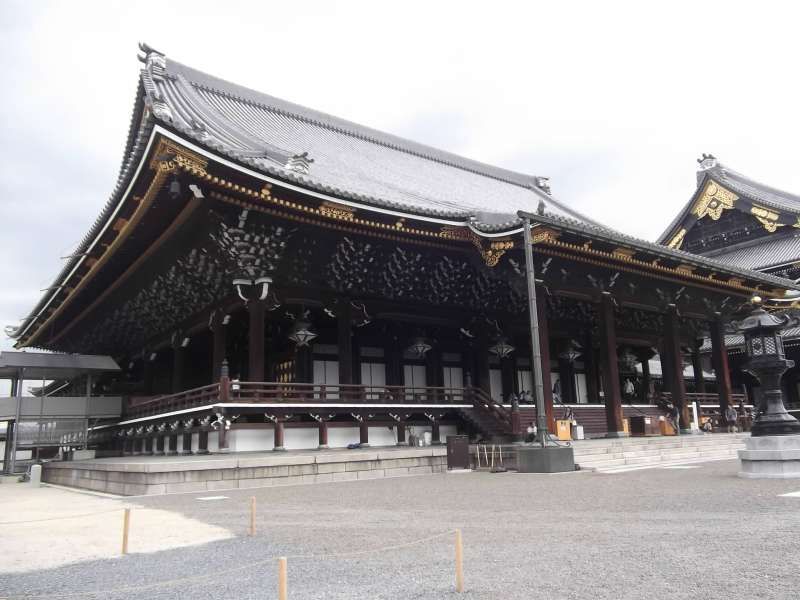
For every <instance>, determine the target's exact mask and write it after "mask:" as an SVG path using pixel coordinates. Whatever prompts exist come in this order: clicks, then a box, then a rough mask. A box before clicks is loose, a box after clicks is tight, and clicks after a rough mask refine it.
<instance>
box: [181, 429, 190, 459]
mask: <svg viewBox="0 0 800 600" xmlns="http://www.w3.org/2000/svg"><path fill="white" fill-rule="evenodd" d="M191 453H192V432H191V431H189V432H185V433H183V449H182V450H181V454H183V455H188V454H191Z"/></svg>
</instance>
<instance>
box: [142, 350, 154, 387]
mask: <svg viewBox="0 0 800 600" xmlns="http://www.w3.org/2000/svg"><path fill="white" fill-rule="evenodd" d="M153 354H155V352H153V353H149V352H147V353H145V356H144V360H143V361H142V362H143V364H142V379H143V383H144V389H143V390H142V391H143V392H144V394H145V395H146V396H149V395H151V394H152V393H153V371H154V370H155V365H154V364H153V362H154V361H155V356H153V360H151V359H150V357H151V356H152V355H153Z"/></svg>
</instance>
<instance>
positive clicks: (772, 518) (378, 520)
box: [0, 461, 800, 600]
mask: <svg viewBox="0 0 800 600" xmlns="http://www.w3.org/2000/svg"><path fill="white" fill-rule="evenodd" d="M737 470H738V462H737V461H722V462H711V463H705V464H702V465H700V466H699V468H694V469H650V470H644V471H632V472H628V473H622V474H616V475H604V474H597V473H588V472H582V473H574V474H566V475H523V474H516V473H508V474H494V475H493V474H489V473H469V474H447V475H430V476H422V477H410V478H398V479H380V480H372V481H358V482H347V483H332V484H317V485H309V486H292V487H276V488H265V489H260V490H235V491H226V492H220V493H219V494H218V495H224V496H227V498H226V499H223V500H218V501H198V500H197V499H196V498H197V497H202V496H208V495H211V494H209V493H208V492H206V493H204V494H182V495H172V496H160V497H154V498H146V499H136V502H137V503H139V504H141V505H142V506H146V507H152V508H158V509H161V510H167V511H174V512H178V513H181V514H183V515H184V516H185V517H187V518H191V519H195V520H197V521H200V522H203V523H206V524H209V525H212V526H218V527H223V528H227V529H229V530H230V531H231V532H232V533H233V534H234V535H235V536H237V537H235V538H232V539H228V540H222V541H218V542H213V543H209V544H204V545H201V546H191V547H186V548H181V549H176V550H167V551H163V552H156V553H150V554H133V555H130V556H128V557H124V558H117V559H110V560H102V561H93V562H84V563H80V564H76V565H69V566H64V567H60V568H57V569H50V570H42V571H39V572H36V573H31V574H19V573H16V574H0V590H3V591H4V592H3V593H5V594H7V595H8V596H9V597H36V595H44V594H48V593H50V594H53V593H60V594H74V593H78V592H83V591H86V590H95V591H98V593H97V594H96V596H94V597H97V598H103V599H109V600H115V599H121V598H126V599H127V598H142V597H148V598H151V599H155V600H161V599H167V598H189V597H190V598H192V600H201V599H205V598H225V599H240V598H241V599H245V598H247V599H249V598H252V599H256V598H258V599H264V598H276V597H277V592H276V589H277V584H276V574H277V568H276V561H275V557H277V556H281V555H287V556H289V557H290V558H289V598H291V599H292V600H299V599H310V598H326V599H328V598H332V599H355V598H358V599H399V598H448V597H453V598H456V597H458V598H470V599H477V598H481V599H514V598H525V599H528V598H532V597H537V598H558V599H562V598H570V599H572V598H587V599H588V598H592V599H594V598H598V599H606V598H608V599H622V598H624V599H628V598H630V599H634V598H635V599H640V598H647V597H653V598H658V599H659V600H669V599H678V598H680V599H683V598H698V599H700V598H702V599H714V598H720V599H723V598H724V599H726V600H729V599H732V598H747V599H755V598H769V599H776V598H797V597H798V588H800V576H798V570H797V567H796V564H795V556H796V552H797V533H796V532H797V531H798V527H800V498H779V497H777V496H778V494H782V493H786V492H791V491H797V490H800V481H794V482H792V481H788V482H787V481H764V480H761V481H753V480H743V479H739V478H737V477H736V472H737ZM253 494H255V496H256V497H257V500H258V506H259V513H258V527H259V530H258V535H257V536H256V537H254V538H250V537H247V536H246V528H247V523H248V517H247V508H248V503H249V497H250V496H251V495H253ZM454 528H461V529H462V531H463V535H464V556H465V565H464V570H465V579H466V588H467V591H466V593H465V594H463V595H459V594H456V593H455V592H454V591H453V535H452V534H451V533H449V531H450V530H452V529H454ZM439 533H444V536H443V537H439V538H435V539H432V540H429V541H427V542H425V543H421V544H417V545H413V546H405V547H398V548H394V549H391V548H385V547H386V546H390V545H402V544H404V543H407V542H411V541H414V540H417V539H420V538H424V537H426V536H431V535H435V534H439ZM6 549H7V551H8V550H11V548H8V547H6ZM356 551H363V553H362V554H358V555H354V554H352V553H353V552H356ZM336 553H351V554H350V555H349V556H346V557H342V558H330V557H318V558H302V557H301V555H302V556H307V555H309V554H314V555H322V554H336ZM185 578H190V579H185ZM166 580H172V581H174V583H173V584H171V585H168V586H159V587H150V588H146V589H141V586H143V585H147V584H155V583H157V582H163V581H166ZM125 586H133V588H134V589H130V590H127V591H119V592H114V591H110V590H113V589H118V588H120V587H125ZM137 586H139V587H138V588H137Z"/></svg>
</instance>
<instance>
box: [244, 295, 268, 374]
mask: <svg viewBox="0 0 800 600" xmlns="http://www.w3.org/2000/svg"><path fill="white" fill-rule="evenodd" d="M265 310H266V309H265V306H264V303H263V302H261V301H258V300H251V301H250V302H249V303H248V304H247V312H248V314H249V316H250V319H249V323H250V326H249V329H248V340H247V345H248V360H247V380H248V381H264V364H265V356H264V345H265V344H264V337H265V326H266V319H265Z"/></svg>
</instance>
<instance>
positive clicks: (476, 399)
mask: <svg viewBox="0 0 800 600" xmlns="http://www.w3.org/2000/svg"><path fill="white" fill-rule="evenodd" d="M469 392H470V394H471V395H472V397H473V402H472V404H473V406H475V408H478V409H483V410H485V411H487V412H488V413H489V414H490V415H492V416H493V417H494V418H496V419H498V420H499V421H500V422H501V423H502V424H503V425H506V426H508V427H509V428H510V427H511V411H509V410H508V409H507V408H506V407H505V406H503V405H502V404H500V403H499V402H497V401H496V400H495V399H494V398H492V396H491V395H490V394H488V393H487V392H486V391H485V390H483V389H482V388H476V387H471V388H469Z"/></svg>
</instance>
